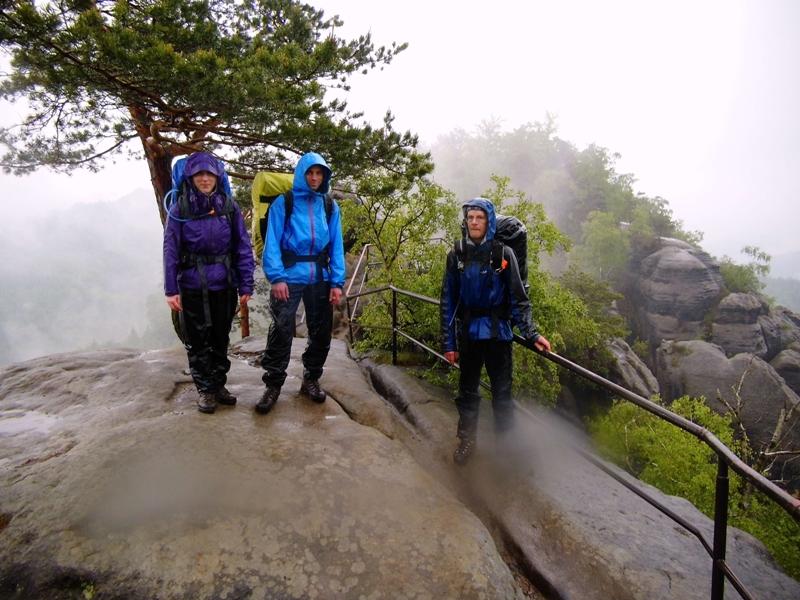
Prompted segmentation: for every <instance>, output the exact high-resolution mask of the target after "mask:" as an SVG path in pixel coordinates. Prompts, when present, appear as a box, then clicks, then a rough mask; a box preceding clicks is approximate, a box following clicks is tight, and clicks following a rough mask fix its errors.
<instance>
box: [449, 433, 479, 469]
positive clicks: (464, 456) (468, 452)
mask: <svg viewBox="0 0 800 600" xmlns="http://www.w3.org/2000/svg"><path fill="white" fill-rule="evenodd" d="M473 452H475V438H474V437H462V438H459V440H458V448H456V451H455V452H453V462H454V463H456V464H457V465H465V464H467V461H468V460H469V457H470V456H472V453H473Z"/></svg>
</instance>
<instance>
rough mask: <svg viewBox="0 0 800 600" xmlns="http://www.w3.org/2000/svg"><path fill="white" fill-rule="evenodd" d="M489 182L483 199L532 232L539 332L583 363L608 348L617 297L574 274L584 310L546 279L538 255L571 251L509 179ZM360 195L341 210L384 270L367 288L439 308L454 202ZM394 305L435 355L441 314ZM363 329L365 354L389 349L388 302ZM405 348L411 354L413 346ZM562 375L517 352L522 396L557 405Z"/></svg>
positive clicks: (456, 232) (373, 307)
mask: <svg viewBox="0 0 800 600" xmlns="http://www.w3.org/2000/svg"><path fill="white" fill-rule="evenodd" d="M492 182H493V184H494V186H493V187H492V188H491V189H489V190H488V191H487V192H486V193H485V195H486V197H488V198H490V199H491V200H492V201H493V202H494V204H495V205H496V206H497V207H498V209H499V210H502V211H504V212H505V213H506V214H514V215H515V216H517V217H519V218H520V219H522V220H523V221H524V222H525V223H526V225H527V227H528V240H529V243H528V252H529V256H528V265H529V279H530V283H531V290H530V296H531V304H532V306H533V314H534V319H535V320H536V321H537V324H538V328H539V330H540V331H541V332H542V333H543V334H545V335H546V336H547V337H548V339H550V341H551V342H552V343H553V345H554V347H555V348H556V349H559V348H568V349H569V351H570V352H571V353H574V354H576V355H580V356H584V357H588V356H590V355H595V356H597V355H598V354H597V353H596V352H595V350H594V349H595V348H597V347H598V346H600V347H603V341H604V337H605V336H611V335H618V334H620V333H621V332H622V331H623V329H622V328H621V327H620V323H619V322H618V320H617V319H615V318H614V317H612V316H610V315H609V314H608V313H607V312H604V308H607V307H608V305H609V304H610V303H611V301H612V299H613V298H614V297H615V296H614V294H613V293H611V292H610V290H609V289H608V287H607V286H605V285H603V284H600V283H597V282H594V281H591V280H590V279H587V278H582V277H581V276H580V275H578V274H574V275H573V276H572V277H571V278H568V279H567V281H568V283H569V284H570V285H572V286H573V287H574V288H575V290H576V291H578V292H580V293H584V294H585V295H586V298H587V300H588V301H589V303H590V305H587V303H586V302H584V300H582V299H581V298H580V297H579V296H578V294H577V293H576V291H571V290H570V289H568V287H567V286H566V285H564V284H563V283H562V282H559V281H556V280H554V279H552V278H551V277H550V276H549V275H548V274H546V273H544V272H543V271H541V269H540V262H539V256H540V254H541V253H542V252H546V253H552V252H555V251H556V250H558V249H564V248H568V247H569V240H568V239H567V238H566V237H565V236H564V235H563V234H562V233H561V232H560V231H559V230H558V228H556V227H555V225H554V224H553V223H552V222H551V221H550V220H549V219H548V218H547V216H546V215H545V213H544V209H543V207H542V206H541V205H539V204H536V203H533V202H530V200H528V199H527V198H526V197H525V195H524V194H522V193H520V192H518V191H515V190H513V189H511V187H510V186H509V181H508V178H505V177H499V176H494V177H492ZM360 189H361V190H362V196H361V197H360V200H361V202H360V203H351V204H350V205H349V206H346V207H345V208H343V210H344V211H345V213H344V218H345V219H346V220H347V222H348V223H353V224H354V227H355V231H356V235H357V236H358V240H359V244H362V243H371V244H374V247H375V254H373V255H372V256H373V260H374V259H375V258H377V257H380V259H381V260H382V262H383V265H382V268H381V269H380V270H379V271H377V272H373V274H371V275H370V287H372V288H376V287H379V286H380V285H384V284H387V283H392V284H394V285H395V286H397V287H399V288H401V289H408V290H412V291H414V292H416V293H419V294H423V295H425V296H428V297H431V298H434V299H436V300H438V299H439V295H440V293H441V282H442V279H443V276H444V267H445V263H446V260H445V259H446V255H447V252H448V250H449V249H450V247H451V240H453V239H456V238H457V237H460V235H461V234H460V217H461V215H460V211H459V209H458V207H457V205H456V204H455V203H454V202H453V197H452V194H449V193H446V192H445V191H444V190H442V189H441V188H440V187H438V186H434V185H432V184H422V185H419V186H417V187H408V188H406V190H405V194H404V195H401V194H399V193H397V192H392V191H387V188H386V187H385V186H383V185H382V181H381V178H366V179H365V180H364V182H363V184H362V187H361V188H360ZM411 225H413V227H412V226H411ZM441 232H445V234H446V235H445V237H444V239H442V238H438V237H436V236H437V235H440V234H441ZM397 302H398V321H399V323H400V324H401V326H402V328H403V330H404V331H408V332H409V333H410V334H411V335H413V336H414V337H415V338H417V339H420V340H421V341H423V342H424V343H426V344H428V345H430V346H432V347H434V348H437V349H438V347H439V342H440V340H439V337H438V336H439V309H438V306H435V305H432V304H428V303H424V302H421V301H419V300H415V299H411V298H407V297H403V296H400V295H398V301H397ZM603 303H604V308H602V309H601V307H600V305H601V304H603ZM593 312H594V313H595V314H596V316H597V321H596V320H595V319H594V318H593V317H592V314H593ZM359 322H360V323H362V324H363V325H366V326H368V327H366V328H365V329H364V330H363V333H362V335H363V337H362V339H361V341H360V343H359V345H360V348H361V349H364V348H388V347H389V346H390V343H391V330H390V326H391V294H390V293H388V292H386V293H383V294H381V295H380V297H377V296H371V297H370V299H369V300H368V301H367V303H366V306H365V308H364V312H363V314H362V315H361V317H360V318H359ZM401 341H403V340H402V339H401ZM405 345H406V347H409V345H408V342H405ZM558 375H559V374H558V370H557V367H556V365H554V364H553V363H550V362H548V361H543V360H541V358H539V357H538V356H537V355H535V354H534V353H532V352H530V351H529V350H525V349H524V348H522V347H518V346H516V345H515V348H514V387H515V390H516V391H517V392H520V393H521V395H524V396H532V397H535V398H537V399H538V400H540V401H541V402H544V403H552V402H554V401H555V398H556V396H557V394H558V391H559V389H560V386H559V379H558Z"/></svg>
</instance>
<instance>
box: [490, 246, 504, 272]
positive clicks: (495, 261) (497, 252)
mask: <svg viewBox="0 0 800 600" xmlns="http://www.w3.org/2000/svg"><path fill="white" fill-rule="evenodd" d="M504 251H505V245H504V244H503V242H500V241H498V240H492V257H491V265H492V269H494V272H495V273H499V272H500V271H502V270H503V269H504V268H505V267H504V266H503V252H504Z"/></svg>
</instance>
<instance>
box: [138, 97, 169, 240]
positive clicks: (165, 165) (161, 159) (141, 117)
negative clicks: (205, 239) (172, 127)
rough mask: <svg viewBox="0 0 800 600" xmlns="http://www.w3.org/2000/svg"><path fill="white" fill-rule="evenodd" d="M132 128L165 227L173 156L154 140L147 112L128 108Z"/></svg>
mask: <svg viewBox="0 0 800 600" xmlns="http://www.w3.org/2000/svg"><path fill="white" fill-rule="evenodd" d="M128 110H129V111H130V113H131V118H132V119H133V123H134V127H135V128H136V132H137V133H138V134H139V139H140V140H141V141H142V148H143V149H144V156H145V159H146V160H147V166H148V168H149V169H150V184H151V185H152V186H153V193H155V196H156V206H157V207H158V216H159V217H160V218H161V225H162V227H163V226H164V225H166V219H167V213H166V211H165V210H164V196H165V195H166V194H167V192H168V191H169V190H170V189H172V159H173V158H174V154H173V153H172V152H170V150H169V149H168V148H167V147H165V146H164V145H162V144H160V143H159V142H158V140H157V139H156V137H155V136H156V135H157V133H155V132H154V131H153V130H154V127H153V122H152V120H151V119H150V115H149V113H148V111H147V110H145V109H143V108H141V107H137V106H129V107H128Z"/></svg>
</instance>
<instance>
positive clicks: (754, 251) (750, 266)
mask: <svg viewBox="0 0 800 600" xmlns="http://www.w3.org/2000/svg"><path fill="white" fill-rule="evenodd" d="M742 254H745V255H747V256H749V257H750V258H751V259H752V260H751V261H750V262H749V263H747V264H745V265H738V264H736V263H734V262H733V260H732V259H731V258H730V257H728V256H723V257H722V260H721V261H720V263H719V271H720V274H721V275H722V279H723V281H724V282H725V287H726V288H728V291H730V292H745V293H754V294H755V293H759V292H761V290H763V289H764V283H763V282H762V281H761V279H762V278H764V277H766V276H767V275H769V263H770V261H771V260H772V257H771V256H770V255H769V254H767V253H766V252H762V251H761V250H760V249H759V248H757V247H756V246H745V247H744V248H742Z"/></svg>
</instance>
